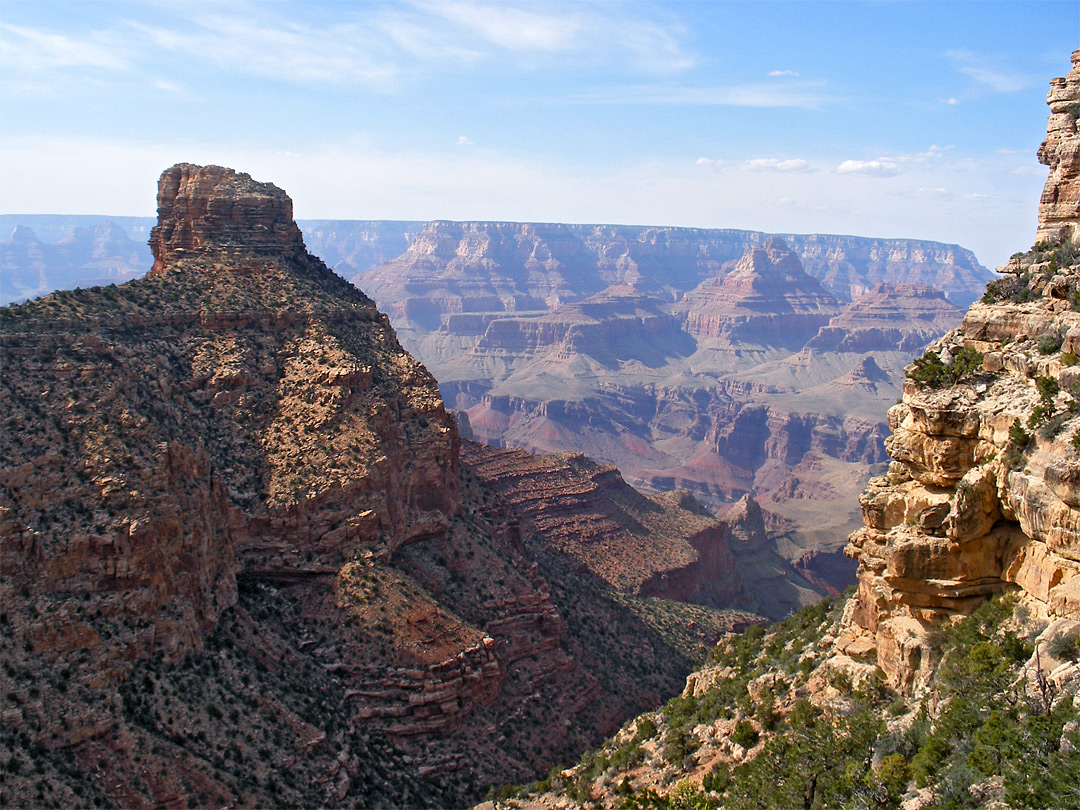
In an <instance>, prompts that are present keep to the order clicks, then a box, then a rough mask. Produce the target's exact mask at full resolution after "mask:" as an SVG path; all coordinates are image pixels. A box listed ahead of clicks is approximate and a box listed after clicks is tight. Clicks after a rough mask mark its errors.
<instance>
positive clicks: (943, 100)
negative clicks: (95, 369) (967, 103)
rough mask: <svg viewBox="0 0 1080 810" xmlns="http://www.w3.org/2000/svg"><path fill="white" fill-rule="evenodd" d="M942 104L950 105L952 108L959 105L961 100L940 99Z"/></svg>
mask: <svg viewBox="0 0 1080 810" xmlns="http://www.w3.org/2000/svg"><path fill="white" fill-rule="evenodd" d="M940 103H941V104H948V105H949V106H950V107H955V106H956V105H958V104H959V103H960V99H958V98H943V99H940Z"/></svg>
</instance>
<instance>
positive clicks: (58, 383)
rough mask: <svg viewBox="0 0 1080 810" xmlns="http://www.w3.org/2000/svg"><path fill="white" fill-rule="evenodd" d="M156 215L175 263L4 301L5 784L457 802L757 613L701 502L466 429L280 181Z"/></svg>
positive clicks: (574, 736) (672, 677)
mask: <svg viewBox="0 0 1080 810" xmlns="http://www.w3.org/2000/svg"><path fill="white" fill-rule="evenodd" d="M158 208H159V219H158V223H157V225H155V226H154V227H153V228H152V230H151V232H150V246H151V250H152V254H153V256H154V264H153V267H152V269H151V270H150V272H149V273H147V274H146V275H145V277H143V278H140V279H136V280H133V281H130V282H128V283H126V284H122V285H119V286H115V285H109V286H105V287H94V288H91V289H86V290H75V291H62V292H57V293H53V294H51V295H48V296H45V297H42V298H39V299H36V300H33V301H30V302H28V303H25V304H22V305H18V306H14V307H8V308H5V309H4V310H2V311H0V341H2V345H3V351H4V358H5V373H4V375H3V380H2V387H0V402H2V403H3V406H4V407H3V411H4V417H3V438H2V442H3V444H2V448H3V459H4V461H3V466H2V468H0V573H2V581H0V608H2V610H0V622H2V624H3V626H4V633H3V637H2V639H0V652H2V656H0V658H2V666H3V668H4V674H5V690H4V695H3V704H2V710H0V711H2V717H3V721H4V723H3V725H4V732H3V737H2V740H0V746H2V749H3V753H2V758H3V762H4V767H5V769H6V773H5V780H4V783H3V788H2V790H3V800H4V803H5V804H9V803H10V804H31V805H35V806H58V807H62V806H71V805H78V804H85V803H93V804H102V803H104V804H108V805H114V806H115V805H122V806H130V807H141V806H146V807H150V806H160V805H168V806H177V807H182V806H203V805H206V804H211V803H213V804H236V803H249V804H259V805H266V806H270V805H278V804H281V803H286V804H304V805H320V806H323V805H326V806H329V805H340V806H355V805H362V806H368V805H371V804H381V805H389V806H403V805H405V806H408V805H412V804H422V805H431V804H435V805H447V804H454V805H457V804H461V803H463V802H466V801H468V800H471V799H475V798H477V797H478V796H479V795H480V793H481V792H482V790H483V788H484V787H486V786H487V785H490V784H493V783H501V782H505V781H508V780H513V779H520V778H523V777H525V776H528V775H530V774H533V773H536V772H537V771H539V770H542V769H544V768H547V767H550V766H551V765H552V764H554V763H555V762H557V761H559V760H561V759H565V758H567V757H572V756H575V755H576V754H577V753H578V752H579V751H581V750H582V749H583V748H584V747H586V746H587V745H589V744H591V743H593V742H595V741H596V740H598V739H600V738H601V737H602V736H603V735H605V734H607V733H610V732H611V731H612V730H614V729H615V728H617V727H618V725H619V724H620V723H621V722H622V721H623V720H624V719H625V718H626V717H628V716H632V715H633V714H635V713H637V712H639V711H641V710H642V709H644V708H647V707H648V706H650V705H655V704H656V702H658V701H659V700H660V699H662V697H663V696H664V695H666V694H669V693H670V692H671V691H672V690H673V689H675V688H677V687H678V684H679V683H680V682H681V679H682V678H683V677H685V675H686V673H687V672H688V671H689V669H690V667H691V665H692V663H693V662H694V661H697V660H700V658H701V657H702V656H703V655H704V654H705V652H706V650H707V649H708V648H709V647H710V646H711V645H712V644H714V643H715V641H716V639H717V638H719V637H720V635H721V634H723V633H724V632H728V631H731V630H733V629H737V628H739V627H742V626H745V625H746V624H748V623H750V622H753V621H758V620H760V619H759V617H758V616H757V615H756V614H755V613H751V612H748V611H747V610H746V609H743V608H754V607H755V603H754V598H753V596H752V595H751V594H750V593H749V592H748V591H747V589H746V588H745V584H744V582H743V580H742V578H741V576H740V575H739V573H738V571H737V570H736V567H735V561H734V558H733V556H732V552H731V549H730V547H729V539H731V538H732V537H733V536H734V534H733V533H734V532H735V530H734V528H733V526H731V525H729V524H728V523H725V522H724V521H721V520H718V519H716V518H715V517H714V516H712V515H711V514H710V513H708V511H707V510H705V509H704V508H703V507H701V506H700V504H697V503H696V502H695V501H694V500H693V499H692V498H691V497H689V496H687V495H685V494H681V495H670V496H657V497H649V496H644V495H641V494H639V493H637V492H636V491H634V490H633V489H631V488H630V487H629V486H628V485H627V484H626V483H625V482H624V481H623V480H622V478H621V477H620V476H619V474H618V472H617V471H616V470H615V469H613V468H611V467H602V466H598V465H596V464H594V463H593V462H590V461H588V460H586V459H584V458H581V457H573V458H556V459H536V458H534V457H532V456H529V455H528V454H525V453H521V452H515V451H510V450H499V449H495V448H485V447H482V446H481V445H476V444H474V443H471V442H465V443H464V446H465V451H464V452H463V440H462V438H461V434H460V431H459V429H458V425H457V421H456V420H455V419H454V417H453V415H452V414H451V413H450V412H448V411H447V409H446V408H445V407H444V405H443V402H442V399H441V397H440V395H439V391H438V388H437V386H436V383H435V380H434V379H433V378H432V376H431V375H430V374H429V373H428V371H427V370H426V369H425V368H424V367H423V366H422V365H421V364H420V363H419V362H418V361H416V360H415V359H413V358H412V357H410V356H409V355H408V354H407V353H406V352H405V351H404V350H403V349H402V347H401V345H400V344H399V343H398V341H397V340H396V338H395V334H394V330H393V328H392V326H391V324H390V322H389V320H388V319H387V318H386V316H385V315H383V314H381V313H380V312H379V311H378V310H377V309H376V307H375V305H374V303H373V302H372V301H371V299H369V298H368V297H367V296H366V295H365V294H364V293H362V292H360V291H359V290H358V289H356V288H355V287H353V286H352V285H351V284H349V283H348V282H346V281H345V280H343V279H342V278H341V277H340V276H338V275H336V274H335V273H333V272H332V271H331V270H330V269H329V268H328V267H327V266H326V265H325V264H324V263H323V262H322V261H320V260H319V259H316V258H315V257H313V256H312V255H311V254H310V253H308V251H307V249H306V246H305V243H304V239H303V236H302V234H301V231H300V230H299V228H298V226H297V225H296V223H295V222H294V220H293V216H292V202H291V200H290V199H289V197H288V196H287V195H286V194H285V193H284V192H283V191H282V190H281V189H279V188H277V187H276V186H273V185H272V184H269V183H260V182H257V181H255V180H253V179H252V178H251V177H249V176H248V175H246V174H241V173H237V172H235V171H233V170H231V169H226V168H222V167H216V166H206V167H204V166H194V165H191V164H178V165H177V166H174V167H172V168H170V169H168V170H166V171H165V172H164V173H163V174H162V176H161V179H160V181H159V185H158ZM463 424H464V423H463ZM537 476H540V479H539V481H538V479H537ZM759 522H760V521H759ZM580 538H586V540H587V542H579V539H580ZM642 560H648V561H649V563H648V565H647V566H644V567H643V566H641V565H640V562H641V561H642ZM673 599H678V600H684V601H682V602H674V601H672V600H673ZM688 602H693V604H690V603H688Z"/></svg>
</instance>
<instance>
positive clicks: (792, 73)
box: [769, 70, 799, 77]
mask: <svg viewBox="0 0 1080 810" xmlns="http://www.w3.org/2000/svg"><path fill="white" fill-rule="evenodd" d="M769 75H770V76H796V77H797V76H798V75H799V71H797V70H770V71H769Z"/></svg>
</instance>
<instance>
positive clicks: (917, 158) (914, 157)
mask: <svg viewBox="0 0 1080 810" xmlns="http://www.w3.org/2000/svg"><path fill="white" fill-rule="evenodd" d="M951 150H952V147H951V146H944V147H943V146H938V145H937V144H936V143H935V144H931V145H930V148H929V149H927V150H926V151H925V152H905V153H901V154H898V155H881V156H880V157H879V158H878V160H879V161H880V162H882V163H926V162H928V161H931V160H937V159H938V158H942V157H944V156H945V154H946V153H947V152H950V151H951Z"/></svg>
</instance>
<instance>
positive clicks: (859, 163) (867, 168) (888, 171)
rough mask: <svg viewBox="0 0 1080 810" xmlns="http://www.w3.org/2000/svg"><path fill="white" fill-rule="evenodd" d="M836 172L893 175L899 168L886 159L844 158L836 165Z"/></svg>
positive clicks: (880, 175)
mask: <svg viewBox="0 0 1080 810" xmlns="http://www.w3.org/2000/svg"><path fill="white" fill-rule="evenodd" d="M836 173H837V174H858V175H862V176H863V177H895V176H896V175H898V174H900V173H901V169H900V167H899V166H897V165H896V164H895V163H892V162H890V161H887V160H845V161H844V162H843V163H841V164H840V165H839V166H837V167H836Z"/></svg>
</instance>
